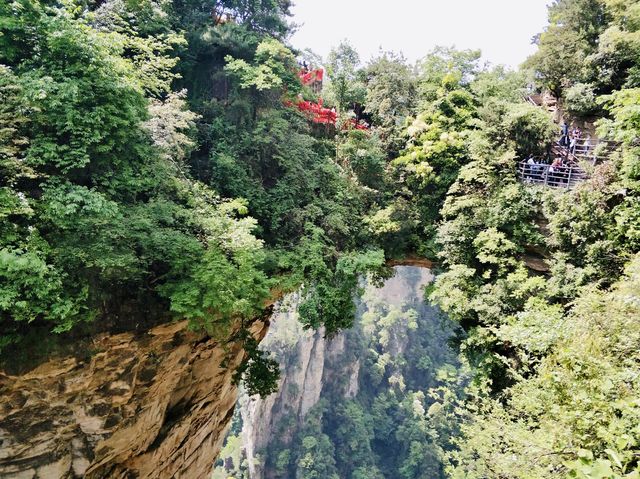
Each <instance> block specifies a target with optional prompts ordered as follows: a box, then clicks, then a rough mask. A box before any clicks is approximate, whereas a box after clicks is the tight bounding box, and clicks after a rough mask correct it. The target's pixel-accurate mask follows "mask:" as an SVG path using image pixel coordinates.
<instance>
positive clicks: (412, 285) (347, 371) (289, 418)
mask: <svg viewBox="0 0 640 479" xmlns="http://www.w3.org/2000/svg"><path fill="white" fill-rule="evenodd" d="M396 272H397V274H396V275H395V276H394V277H393V278H391V279H389V280H388V281H387V282H386V283H385V285H384V286H383V287H381V288H374V289H372V290H370V294H371V297H369V298H365V300H364V301H363V303H362V304H361V305H360V308H359V309H360V311H359V313H358V318H357V320H356V323H355V325H354V327H353V328H352V329H351V330H349V331H344V332H342V333H341V334H339V335H337V336H336V337H334V338H332V339H325V338H324V334H323V331H321V330H320V331H305V330H303V329H302V326H301V325H300V323H299V322H298V320H297V313H296V309H297V305H298V298H297V297H296V296H295V295H291V296H290V297H289V298H288V302H289V304H288V305H285V307H282V305H281V307H280V308H279V310H277V311H276V313H275V314H274V315H273V317H272V320H271V325H270V328H269V333H268V334H267V336H266V338H265V339H264V341H263V342H262V344H261V348H262V349H264V350H266V351H269V352H271V353H273V354H274V355H275V357H276V358H277V359H278V361H279V363H280V368H281V372H282V374H281V379H280V385H279V388H278V391H277V392H276V393H274V394H272V395H271V396H269V397H267V398H257V397H256V398H247V397H246V396H245V397H241V399H240V413H241V415H242V431H241V433H240V434H239V435H240V439H241V443H242V446H241V447H242V453H241V454H240V456H237V455H236V456H235V457H234V458H233V459H231V460H229V458H226V457H225V452H223V455H222V456H223V457H222V459H223V460H225V461H223V462H224V463H225V465H226V466H229V464H232V463H233V466H232V467H243V466H240V464H238V462H242V463H243V464H244V465H245V466H244V467H246V468H247V470H248V474H249V475H248V477H250V478H251V479H274V478H277V477H287V476H286V475H284V476H283V475H282V472H280V473H276V472H275V471H274V468H273V467H272V466H271V467H269V466H268V465H267V464H266V462H267V461H266V459H267V458H266V456H265V451H267V449H268V447H269V445H270V444H272V443H273V441H274V439H275V438H277V440H278V441H280V442H281V443H284V444H289V443H290V442H291V441H292V440H294V436H295V434H296V433H297V432H299V430H300V428H301V426H302V424H303V422H304V420H305V417H306V416H307V414H308V413H309V412H310V411H311V410H312V408H313V407H314V406H316V405H317V404H318V403H319V402H320V400H321V399H322V398H325V399H326V398H332V400H333V399H336V398H343V399H344V400H349V399H353V398H356V396H357V395H358V394H359V389H360V386H361V385H360V381H361V377H362V374H363V367H364V363H365V361H366V357H367V354H369V353H368V348H369V347H372V346H371V341H372V337H374V336H376V334H377V329H376V327H375V326H374V325H372V324H369V323H368V324H369V325H368V326H367V325H366V324H364V320H363V317H362V315H363V313H364V312H365V311H367V310H368V309H372V308H374V306H373V305H374V304H381V305H385V308H386V309H393V308H397V310H398V311H399V310H400V309H401V307H402V305H403V304H404V303H405V302H406V301H407V300H408V299H412V300H413V299H414V298H417V299H416V301H417V302H418V303H420V304H421V303H422V288H423V287H424V286H425V285H426V284H427V283H429V282H430V281H431V280H432V278H433V276H432V275H431V273H430V271H429V270H428V269H426V268H420V267H407V266H400V267H396ZM369 315H371V313H369ZM370 321H371V320H370ZM407 333H408V331H407V327H406V325H405V324H404V323H401V322H399V323H398V324H397V325H395V326H389V327H388V328H387V330H386V333H385V334H387V336H386V342H385V345H386V346H385V350H386V351H387V353H388V354H390V355H391V356H394V357H397V356H401V355H403V354H404V353H405V352H406V349H407V348H408V345H409V335H408V334H407ZM365 386H366V387H368V388H371V385H367V384H365ZM338 400H339V399H338ZM225 451H226V450H225ZM228 452H229V453H232V451H228ZM245 459H246V461H245ZM271 459H273V458H271ZM228 470H229V469H227V471H228ZM216 474H217V475H214V477H215V478H218V477H228V476H229V474H228V473H225V466H221V467H220V469H219V470H217V471H216ZM243 477H245V476H243Z"/></svg>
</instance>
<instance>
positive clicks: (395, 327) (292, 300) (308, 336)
mask: <svg viewBox="0 0 640 479" xmlns="http://www.w3.org/2000/svg"><path fill="white" fill-rule="evenodd" d="M395 273H396V274H395V276H394V277H392V278H391V279H389V280H387V281H386V282H385V284H384V286H382V287H375V286H374V285H372V284H363V286H364V287H365V288H364V289H365V292H364V295H363V297H362V300H361V301H359V304H358V313H357V317H356V322H355V324H354V326H353V328H351V329H349V330H347V331H343V332H342V333H340V334H339V335H337V336H336V337H333V338H330V339H327V338H324V337H323V332H322V331H305V330H303V329H302V326H301V325H300V323H299V322H298V321H297V314H296V308H297V304H298V298H297V297H296V296H295V295H292V296H289V298H288V303H289V304H282V305H280V307H279V309H278V310H277V311H276V313H275V314H274V316H273V318H272V323H271V326H270V329H269V333H268V334H267V336H266V338H265V339H264V341H263V342H262V344H261V348H263V349H265V350H266V351H269V352H271V353H272V354H273V355H274V356H275V357H276V358H277V359H278V361H279V363H280V367H281V371H282V375H281V379H280V387H279V389H278V391H277V392H276V393H274V394H272V395H271V396H269V397H267V398H249V397H247V396H246V395H245V394H242V393H241V397H240V401H239V405H240V407H239V412H238V413H237V416H236V418H235V419H234V423H235V424H234V427H233V428H232V431H231V433H230V436H229V437H228V439H227V442H226V445H225V447H224V449H223V451H222V453H221V456H220V458H219V460H218V463H217V467H216V470H215V471H214V476H213V477H214V479H227V478H229V477H233V478H242V479H284V478H294V477H296V478H307V477H326V478H327V479H331V478H335V477H339V478H341V479H343V478H344V479H346V478H354V477H370V478H382V477H403V476H399V475H393V474H395V472H396V471H397V469H398V467H397V465H395V464H390V461H385V460H379V459H376V456H378V454H379V453H380V451H382V450H384V449H389V451H391V450H392V448H393V447H395V446H396V445H397V444H396V440H395V439H394V438H393V435H394V428H398V429H402V428H405V429H409V428H410V427H412V426H413V425H419V424H420V420H418V419H416V418H414V417H413V414H414V413H413V409H415V408H417V409H420V410H421V411H422V413H421V414H423V415H425V414H426V412H425V411H426V409H428V407H429V400H428V399H427V398H425V393H426V391H427V390H428V389H429V388H430V387H432V386H434V385H436V384H437V379H436V376H437V374H438V370H439V369H440V368H442V367H447V365H455V364H456V360H455V354H453V353H452V351H451V350H450V349H449V348H448V346H447V341H448V340H449V339H450V338H451V336H452V335H453V334H454V332H453V327H452V325H451V324H448V323H447V322H446V321H444V322H443V321H442V320H443V319H444V318H443V316H442V315H441V314H440V313H439V312H438V311H437V309H436V308H434V307H432V306H429V305H427V304H425V303H424V291H423V289H424V286H425V285H426V284H428V283H429V282H430V281H431V280H432V279H433V276H432V274H431V272H430V270H429V269H427V268H424V267H417V266H396V267H395ZM376 402H377V403H379V404H381V405H382V404H384V408H386V411H384V412H382V413H381V416H380V418H382V416H384V420H380V421H379V422H380V424H381V425H382V424H383V422H385V421H386V422H387V423H388V424H387V425H389V430H388V431H385V432H383V431H379V432H377V431H374V429H375V428H374V427H373V426H372V425H371V421H370V419H372V416H371V414H373V413H372V412H371V411H373V410H374V409H376V408H377V407H378V406H375V405H374V404H375V403H376ZM359 417H364V418H365V419H364V420H363V423H366V424H367V425H366V427H365V429H368V432H365V433H364V435H362V436H360V431H359V430H358V428H359V424H357V422H358V421H359V419H358V418H359ZM400 418H404V419H400ZM401 420H405V422H406V425H403V424H400V421H401ZM351 421H353V423H351ZM341 428H343V429H344V432H345V434H346V438H343V437H341V436H340V435H341V432H340V431H339V429H341ZM377 434H379V435H380V438H376V437H374V436H376V435H377ZM412 434H413V433H412ZM384 435H387V436H389V437H390V438H391V442H392V443H393V444H391V443H389V444H385V443H384V439H382V436H384ZM343 439H345V440H346V441H347V443H350V444H352V445H353V444H356V443H358V444H359V445H362V447H363V449H362V450H360V451H349V450H348V449H349V447H352V446H349V445H345V444H343V443H342V442H341V441H342V440H343ZM425 440H426V439H425ZM397 442H406V441H405V440H404V439H402V438H401V439H399V440H398V441H397ZM321 443H324V446H322V445H321ZM309 444H312V446H310V447H309V448H307V447H306V446H307V445H309ZM330 444H332V445H330ZM358 447H359V446H358ZM376 448H378V449H379V450H376ZM403 454H404V453H403V452H401V451H398V454H397V455H398V457H401V456H402V455H403ZM341 455H343V458H341ZM342 460H344V462H345V463H346V462H349V461H350V462H351V463H352V465H351V466H346V465H343V466H342V467H341V464H340V463H341V461H342ZM425 460H426V461H429V458H428V456H426V455H425ZM322 461H325V462H326V461H328V462H330V463H331V465H330V466H329V467H325V466H322V467H320V466H319V463H320V462H322ZM376 462H381V463H385V464H378V465H376V464H375V463H376ZM365 463H366V464H365ZM430 467H431V469H430V470H434V471H436V473H435V474H436V475H432V476H424V477H434V478H435V477H438V475H437V473H438V472H437V471H438V467H439V464H438V462H437V460H435V459H434V461H433V464H432V465H431V466H430ZM311 468H313V470H311ZM350 468H351V470H350ZM385 468H386V469H385ZM355 469H360V472H359V474H360V475H357V474H355ZM375 471H377V472H375ZM314 474H315V476H314ZM363 474H364V475H363Z"/></svg>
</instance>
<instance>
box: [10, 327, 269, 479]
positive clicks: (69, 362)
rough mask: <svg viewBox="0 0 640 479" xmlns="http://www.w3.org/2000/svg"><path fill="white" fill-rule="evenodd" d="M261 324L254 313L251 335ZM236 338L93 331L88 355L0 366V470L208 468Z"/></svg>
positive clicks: (216, 445)
mask: <svg viewBox="0 0 640 479" xmlns="http://www.w3.org/2000/svg"><path fill="white" fill-rule="evenodd" d="M266 330H267V324H266V323H265V322H263V321H258V322H255V323H254V324H253V325H252V327H251V331H252V333H253V334H254V335H255V337H257V338H258V339H262V338H263V337H264V335H265V334H266ZM243 357H244V351H243V349H242V344H241V343H239V342H231V343H230V342H225V341H219V340H215V339H212V338H210V337H208V336H205V335H204V334H202V333H194V332H191V331H189V330H188V328H187V322H186V321H183V322H178V323H171V324H166V325H162V326H158V327H155V328H153V329H151V330H149V331H148V332H147V333H145V334H143V335H140V334H137V335H136V334H133V333H124V334H118V335H102V336H99V337H97V338H95V339H94V341H93V344H92V354H91V357H90V358H89V359H79V358H76V357H64V358H58V359H51V360H49V361H48V362H46V363H44V364H41V365H40V366H38V367H37V368H36V369H34V370H32V371H30V372H28V373H26V374H23V375H20V376H12V375H8V374H5V373H4V372H0V396H1V397H2V398H3V399H2V402H1V404H0V477H2V478H3V479H18V478H20V479H23V478H24V479H27V478H29V479H36V478H37V479H61V478H75V477H87V478H96V479H97V478H125V477H126V478H130V477H136V478H140V479H142V478H149V479H163V478H166V479H169V478H188V479H199V478H205V477H208V475H209V473H210V471H211V466H212V464H213V462H214V460H215V458H216V456H217V454H218V452H219V450H220V446H221V444H222V441H223V439H224V436H225V434H226V431H227V428H228V425H229V422H230V419H231V417H232V415H233V410H234V406H235V403H236V399H237V387H236V386H235V385H234V384H233V381H232V376H233V372H234V370H235V369H236V368H237V366H238V365H239V364H240V363H241V361H242V360H243Z"/></svg>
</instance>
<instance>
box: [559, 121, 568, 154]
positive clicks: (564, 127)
mask: <svg viewBox="0 0 640 479" xmlns="http://www.w3.org/2000/svg"><path fill="white" fill-rule="evenodd" d="M559 143H560V146H564V147H565V148H567V147H568V146H569V125H567V122H566V121H563V122H562V130H561V136H560V142H559Z"/></svg>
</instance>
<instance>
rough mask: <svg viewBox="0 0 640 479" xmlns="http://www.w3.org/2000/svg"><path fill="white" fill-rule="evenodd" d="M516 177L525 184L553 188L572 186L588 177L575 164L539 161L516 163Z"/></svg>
mask: <svg viewBox="0 0 640 479" xmlns="http://www.w3.org/2000/svg"><path fill="white" fill-rule="evenodd" d="M518 177H519V178H520V181H522V182H523V183H527V184H537V185H544V186H550V187H553V188H566V189H569V188H573V187H574V186H575V185H577V184H578V183H581V182H583V181H584V180H586V179H587V178H588V175H587V173H586V172H585V171H584V170H583V169H582V168H580V167H579V166H576V165H566V166H556V167H552V166H551V165H545V164H540V163H534V164H530V163H527V162H526V161H521V162H520V163H518Z"/></svg>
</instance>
